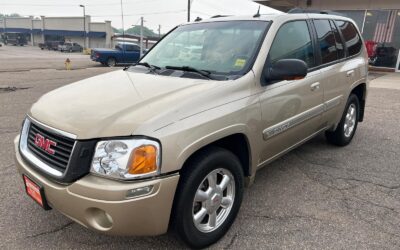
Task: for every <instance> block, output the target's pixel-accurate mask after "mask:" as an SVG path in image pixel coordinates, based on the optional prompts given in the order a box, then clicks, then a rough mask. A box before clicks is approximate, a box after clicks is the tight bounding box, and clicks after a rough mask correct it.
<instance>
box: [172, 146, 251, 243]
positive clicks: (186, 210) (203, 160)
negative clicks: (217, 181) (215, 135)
mask: <svg viewBox="0 0 400 250" xmlns="http://www.w3.org/2000/svg"><path fill="white" fill-rule="evenodd" d="M200 155H201V157H198V158H197V159H194V161H193V165H191V166H188V167H189V168H190V171H185V172H183V173H182V176H181V182H180V184H179V186H178V190H177V199H176V201H175V204H174V224H175V225H174V227H175V230H176V231H177V233H178V236H179V237H180V238H181V239H182V240H183V241H184V242H186V243H187V244H188V245H189V246H190V247H193V248H202V247H206V246H209V245H211V244H213V243H215V242H216V241H217V240H219V239H220V238H221V237H222V236H224V235H225V233H226V232H227V231H228V230H229V228H230V226H231V225H232V223H233V221H234V220H235V218H236V215H237V213H238V211H239V209H240V205H241V202H242V198H243V188H244V181H243V169H242V167H241V164H240V161H239V160H238V158H237V157H236V156H235V155H234V154H232V153H231V152H229V151H227V150H224V149H220V148H213V149H212V150H208V151H207V152H203V153H202V154H200ZM217 168H225V169H227V170H229V171H230V172H231V173H232V175H233V177H234V179H235V199H234V204H233V207H232V209H231V211H230V213H229V215H228V217H227V218H226V220H225V221H224V222H223V224H222V225H221V226H220V227H219V228H217V229H215V230H214V231H212V232H209V233H203V232H200V231H199V230H198V229H197V228H196V227H195V225H194V223H193V218H192V206H193V199H194V195H195V193H196V191H197V188H198V186H199V185H200V183H201V182H202V181H203V179H204V178H205V177H206V176H207V175H208V174H209V173H210V172H211V171H213V170H215V169H217ZM182 178H183V179H182Z"/></svg>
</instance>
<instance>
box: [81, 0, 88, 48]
mask: <svg viewBox="0 0 400 250" xmlns="http://www.w3.org/2000/svg"><path fill="white" fill-rule="evenodd" d="M79 7H82V8H83V32H84V34H83V39H85V40H84V41H85V42H84V45H85V46H84V47H85V49H86V48H87V46H86V12H85V5H83V4H80V5H79Z"/></svg>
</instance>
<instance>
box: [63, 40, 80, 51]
mask: <svg viewBox="0 0 400 250" xmlns="http://www.w3.org/2000/svg"><path fill="white" fill-rule="evenodd" d="M58 50H59V51H61V52H82V51H83V47H82V46H81V45H79V44H78V43H73V42H65V43H64V44H62V45H61V44H60V45H58Z"/></svg>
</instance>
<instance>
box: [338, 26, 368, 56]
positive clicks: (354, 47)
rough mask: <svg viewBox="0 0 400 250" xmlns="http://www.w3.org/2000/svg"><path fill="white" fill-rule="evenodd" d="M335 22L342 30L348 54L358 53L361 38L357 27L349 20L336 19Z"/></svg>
mask: <svg viewBox="0 0 400 250" xmlns="http://www.w3.org/2000/svg"><path fill="white" fill-rule="evenodd" d="M336 24H337V26H338V27H339V29H340V30H341V32H342V35H343V38H344V40H345V42H346V47H347V50H348V52H349V56H353V55H356V54H358V53H359V52H360V51H361V47H362V40H361V37H360V35H359V34H358V32H357V29H356V28H355V27H354V25H353V24H352V23H350V22H345V21H336Z"/></svg>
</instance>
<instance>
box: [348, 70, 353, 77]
mask: <svg viewBox="0 0 400 250" xmlns="http://www.w3.org/2000/svg"><path fill="white" fill-rule="evenodd" d="M346 75H347V77H350V76H354V70H349V71H347V73H346Z"/></svg>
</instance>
